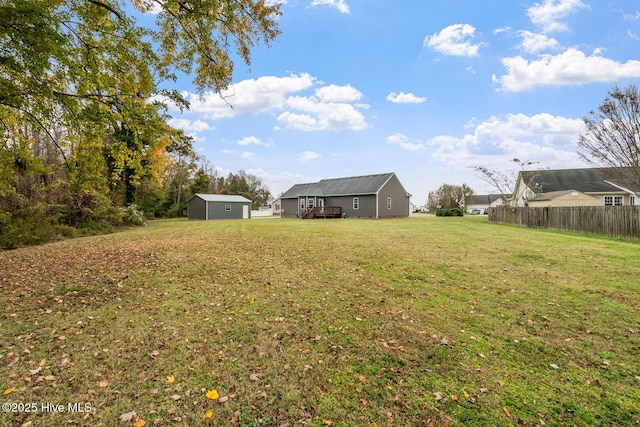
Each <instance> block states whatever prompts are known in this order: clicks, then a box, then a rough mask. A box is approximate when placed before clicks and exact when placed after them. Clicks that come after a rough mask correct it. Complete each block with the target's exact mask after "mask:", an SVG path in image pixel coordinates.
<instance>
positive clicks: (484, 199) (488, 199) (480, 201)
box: [471, 194, 510, 205]
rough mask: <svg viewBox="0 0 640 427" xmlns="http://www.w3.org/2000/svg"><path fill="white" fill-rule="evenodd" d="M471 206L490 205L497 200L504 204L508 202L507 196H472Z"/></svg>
mask: <svg viewBox="0 0 640 427" xmlns="http://www.w3.org/2000/svg"><path fill="white" fill-rule="evenodd" d="M472 197H473V203H471V204H472V205H490V204H491V203H493V202H495V201H496V200H498V199H502V200H504V201H505V202H506V201H507V200H509V197H510V195H508V194H474V195H473V196H472Z"/></svg>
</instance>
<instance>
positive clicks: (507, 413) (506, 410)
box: [502, 406, 511, 418]
mask: <svg viewBox="0 0 640 427" xmlns="http://www.w3.org/2000/svg"><path fill="white" fill-rule="evenodd" d="M502 410H503V411H504V413H505V414H506V415H507V417H509V418H511V412H510V411H509V408H507V407H506V406H503V407H502Z"/></svg>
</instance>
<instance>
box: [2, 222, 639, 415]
mask: <svg viewBox="0 0 640 427" xmlns="http://www.w3.org/2000/svg"><path fill="white" fill-rule="evenodd" d="M639 283H640V245H639V244H638V243H633V242H623V241H616V240H610V239H602V238H592V237H584V236H577V235H568V234H561V233H555V232H548V231H540V230H533V229H525V228H514V227H509V226H500V225H494V224H489V223H487V220H486V218H479V217H465V218H435V217H427V218H408V219H402V220H315V221H314V220H309V221H302V220H286V219H254V220H250V221H246V220H245V221H240V220H239V221H209V222H202V221H192V222H188V221H186V220H174V221H155V222H151V223H150V224H149V225H148V226H147V227H141V228H137V229H131V230H127V231H124V232H121V233H117V234H112V235H106V236H97V237H88V238H78V239H73V240H67V241H62V242H57V243H53V244H47V245H42V246H38V247H30V248H23V249H18V250H14V251H6V252H1V253H0V285H1V289H0V302H1V303H2V307H4V311H3V312H2V315H1V316H0V331H1V332H0V334H1V338H2V344H1V346H0V393H1V392H4V395H1V396H0V398H1V399H0V400H1V401H2V403H14V405H9V406H7V405H3V412H2V413H0V426H22V425H26V426H66V425H83V426H84V425H90V426H120V425H121V426H133V425H137V426H140V425H143V423H144V424H146V425H147V426H156V425H159V426H169V425H171V426H199V425H212V426H221V425H237V426H297V425H313V426H331V425H333V426H376V425H377V426H389V425H393V426H429V425H434V426H443V425H478V426H485V425H519V424H523V425H567V426H574V425H578V426H580V425H583V426H597V425H602V426H611V425H621V426H624V425H632V426H637V425H639V424H640V404H639V402H640V285H639ZM212 390H215V392H212ZM207 394H208V396H209V397H211V398H213V399H210V398H208V397H207ZM216 397H217V398H216ZM18 403H22V404H23V405H22V406H20V405H18ZM47 404H52V405H63V410H64V411H62V412H52V411H53V409H54V408H57V409H60V408H59V407H57V406H56V407H54V406H52V405H47ZM68 404H71V407H69V406H68ZM74 405H75V406H74ZM78 409H83V412H79V411H78ZM26 410H30V411H31V412H35V413H26V412H25V411H26ZM71 410H74V411H71ZM16 411H18V412H16Z"/></svg>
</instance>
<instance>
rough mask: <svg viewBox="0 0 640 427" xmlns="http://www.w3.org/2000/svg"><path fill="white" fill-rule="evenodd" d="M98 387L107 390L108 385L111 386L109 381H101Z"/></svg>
mask: <svg viewBox="0 0 640 427" xmlns="http://www.w3.org/2000/svg"><path fill="white" fill-rule="evenodd" d="M98 385H99V386H100V387H101V388H105V387H106V386H108V385H109V381H107V380H102V381H100V382H99V383H98Z"/></svg>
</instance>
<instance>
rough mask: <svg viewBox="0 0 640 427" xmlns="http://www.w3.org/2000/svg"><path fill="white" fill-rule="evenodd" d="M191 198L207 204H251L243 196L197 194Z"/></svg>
mask: <svg viewBox="0 0 640 427" xmlns="http://www.w3.org/2000/svg"><path fill="white" fill-rule="evenodd" d="M193 197H199V198H201V199H202V200H204V201H207V202H227V203H233V202H235V203H238V202H240V203H252V202H251V200H249V199H247V198H246V197H244V196H239V195H235V194H202V193H197V194H195V195H194V196H193Z"/></svg>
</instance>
